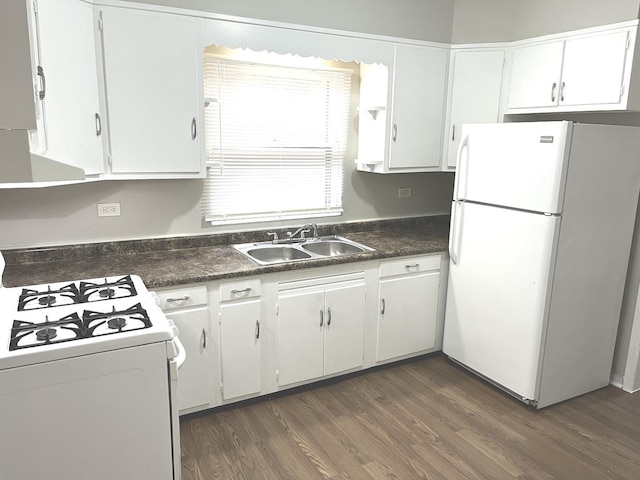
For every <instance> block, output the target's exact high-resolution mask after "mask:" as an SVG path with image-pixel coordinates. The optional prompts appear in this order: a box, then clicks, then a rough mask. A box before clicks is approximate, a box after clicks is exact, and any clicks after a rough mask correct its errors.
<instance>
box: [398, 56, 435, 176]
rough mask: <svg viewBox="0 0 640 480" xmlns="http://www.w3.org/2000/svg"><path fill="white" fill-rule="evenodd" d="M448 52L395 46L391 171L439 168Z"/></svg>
mask: <svg viewBox="0 0 640 480" xmlns="http://www.w3.org/2000/svg"><path fill="white" fill-rule="evenodd" d="M447 61H448V50H445V49H436V48H426V47H416V46H408V45H398V46H396V57H395V64H394V73H393V99H392V115H391V123H392V125H391V141H390V144H391V145H390V153H389V168H392V169H403V168H429V167H435V168H437V167H439V165H440V157H441V155H442V149H441V145H442V128H443V119H444V107H445V105H444V101H445V91H446V74H447Z"/></svg>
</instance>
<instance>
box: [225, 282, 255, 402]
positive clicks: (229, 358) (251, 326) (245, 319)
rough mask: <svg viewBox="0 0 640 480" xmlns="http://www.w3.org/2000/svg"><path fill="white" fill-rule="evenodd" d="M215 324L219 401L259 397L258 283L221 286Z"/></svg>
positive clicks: (235, 283) (233, 283) (234, 283)
mask: <svg viewBox="0 0 640 480" xmlns="http://www.w3.org/2000/svg"><path fill="white" fill-rule="evenodd" d="M218 323H219V326H220V365H221V388H220V393H221V396H222V401H223V402H226V401H228V400H232V399H239V398H241V397H246V396H249V395H255V394H259V393H260V390H261V376H262V362H261V343H262V341H261V335H262V331H261V329H262V328H263V326H262V325H261V299H260V280H259V279H248V280H245V281H236V282H232V283H225V284H222V285H221V287H220V309H219V313H218Z"/></svg>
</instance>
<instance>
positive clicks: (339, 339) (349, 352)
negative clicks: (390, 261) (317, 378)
mask: <svg viewBox="0 0 640 480" xmlns="http://www.w3.org/2000/svg"><path fill="white" fill-rule="evenodd" d="M325 305H326V323H325V344H324V374H325V375H331V374H334V373H338V372H343V371H345V370H349V369H352V368H356V367H360V366H362V364H363V353H364V310H365V286H364V283H358V284H356V285H349V286H342V287H337V288H331V289H329V290H327V292H326V296H325Z"/></svg>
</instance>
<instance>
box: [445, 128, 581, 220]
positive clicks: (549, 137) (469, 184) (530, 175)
mask: <svg viewBox="0 0 640 480" xmlns="http://www.w3.org/2000/svg"><path fill="white" fill-rule="evenodd" d="M572 127H573V124H572V123H571V122H526V123H499V124H469V125H464V126H463V128H462V137H461V138H462V140H461V142H460V148H459V149H458V162H457V171H456V184H455V190H454V200H471V201H475V202H480V203H487V204H491V205H500V206H505V207H510V208H517V209H522V210H529V211H534V212H546V213H560V212H561V211H562V197H563V188H564V181H565V175H566V170H567V168H566V167H567V159H568V155H569V150H570V149H569V148H568V147H567V145H568V139H570V138H571V133H572Z"/></svg>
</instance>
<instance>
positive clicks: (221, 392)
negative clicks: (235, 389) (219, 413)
mask: <svg viewBox="0 0 640 480" xmlns="http://www.w3.org/2000/svg"><path fill="white" fill-rule="evenodd" d="M220 396H221V397H224V385H222V384H220Z"/></svg>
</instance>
